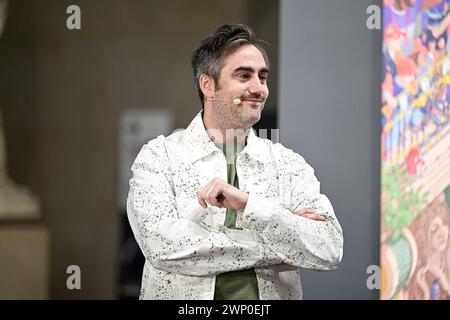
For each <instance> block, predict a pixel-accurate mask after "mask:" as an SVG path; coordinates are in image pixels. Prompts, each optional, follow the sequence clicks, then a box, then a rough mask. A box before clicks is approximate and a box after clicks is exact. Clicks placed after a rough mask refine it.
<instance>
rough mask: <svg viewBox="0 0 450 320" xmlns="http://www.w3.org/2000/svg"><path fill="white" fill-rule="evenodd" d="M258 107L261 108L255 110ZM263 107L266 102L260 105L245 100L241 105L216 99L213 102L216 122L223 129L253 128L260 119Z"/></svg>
mask: <svg viewBox="0 0 450 320" xmlns="http://www.w3.org/2000/svg"><path fill="white" fill-rule="evenodd" d="M231 100H232V99H230V101H231ZM256 108H258V109H259V110H255V109H256ZM263 108H264V103H262V104H261V106H259V107H255V106H251V105H248V104H247V103H246V102H245V101H243V102H242V104H241V105H235V104H233V103H227V102H222V101H220V102H217V101H216V103H213V104H212V111H213V115H214V119H215V122H216V124H217V125H219V126H220V127H221V128H223V129H244V130H247V129H249V128H251V127H252V126H253V125H254V124H255V123H257V122H258V121H259V120H260V118H261V112H262V110H263Z"/></svg>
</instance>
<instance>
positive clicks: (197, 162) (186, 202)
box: [127, 113, 343, 300]
mask: <svg viewBox="0 0 450 320" xmlns="http://www.w3.org/2000/svg"><path fill="white" fill-rule="evenodd" d="M236 170H237V175H238V179H239V187H240V189H241V190H243V191H245V192H248V193H249V199H248V202H247V206H246V208H245V210H244V212H239V213H238V217H237V221H236V226H237V227H238V228H241V229H242V230H238V229H228V228H226V227H224V225H223V224H224V220H225V214H226V209H225V208H222V209H220V208H217V207H213V206H208V208H207V209H203V208H202V207H201V206H200V205H199V203H198V202H197V191H198V190H199V189H200V187H201V186H203V185H205V184H206V183H208V182H209V181H210V180H211V179H213V178H215V177H219V178H221V179H222V180H224V181H227V172H226V171H227V165H226V160H225V157H224V155H223V153H222V151H220V150H219V149H218V148H217V147H216V146H215V145H214V142H212V141H211V140H210V138H209V136H208V134H207V133H206V130H205V127H204V125H203V121H202V118H201V113H199V114H198V115H197V116H196V117H195V118H194V120H193V121H192V122H191V124H190V125H189V126H188V128H187V129H185V130H183V131H179V132H176V133H174V134H172V135H170V136H168V137H164V136H159V137H158V138H156V139H154V140H151V141H150V142H149V143H147V144H146V145H144V147H143V148H142V150H141V151H140V153H139V155H138V156H137V158H136V160H135V162H134V164H133V166H132V171H133V178H132V179H131V180H130V192H129V195H128V203H127V211H128V219H129V221H130V225H131V227H132V230H133V233H134V235H135V237H136V240H137V242H138V244H139V246H140V248H141V250H142V252H143V254H144V256H145V259H146V262H145V266H144V271H143V277H142V288H141V296H140V298H141V299H180V300H182V299H213V298H214V288H215V279H216V275H217V274H220V273H224V272H228V271H234V270H240V269H249V268H254V269H255V272H256V276H257V280H258V289H259V297H260V299H301V298H302V288H301V282H300V269H301V268H306V269H315V270H334V269H335V268H336V267H337V265H338V264H339V262H340V260H341V258H342V251H343V237H342V229H341V226H340V225H339V222H338V221H337V219H336V217H335V215H334V212H333V208H332V206H331V204H330V202H329V200H328V198H327V197H326V196H324V195H323V194H321V193H320V188H319V182H318V181H317V179H316V177H315V176H314V170H313V169H312V168H311V166H309V165H308V164H307V163H306V161H305V160H304V159H303V158H302V157H301V156H300V155H298V154H297V153H295V152H293V151H292V150H290V149H287V148H285V147H283V146H282V145H281V144H279V143H277V144H273V143H272V142H271V141H269V140H267V139H260V138H258V137H257V136H256V135H255V134H254V133H253V131H251V132H250V134H249V136H248V139H247V145H246V147H245V148H244V150H243V151H242V152H241V153H240V154H239V155H238V157H237V159H236ZM303 208H313V209H315V210H316V211H317V212H319V213H321V214H323V215H324V216H325V217H326V218H327V220H326V221H325V222H323V221H313V220H310V219H307V218H303V217H299V216H297V215H294V214H293V212H294V211H296V210H299V209H303Z"/></svg>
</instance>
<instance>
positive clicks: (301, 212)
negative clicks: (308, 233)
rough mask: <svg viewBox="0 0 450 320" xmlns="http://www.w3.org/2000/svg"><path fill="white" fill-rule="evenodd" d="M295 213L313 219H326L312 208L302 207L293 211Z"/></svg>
mask: <svg viewBox="0 0 450 320" xmlns="http://www.w3.org/2000/svg"><path fill="white" fill-rule="evenodd" d="M294 214H295V215H297V216H299V217H303V218H307V219H311V220H314V221H326V220H327V219H325V217H324V216H322V215H320V214H318V213H317V212H316V211H314V209H303V210H298V211H295V212H294Z"/></svg>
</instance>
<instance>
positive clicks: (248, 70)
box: [233, 66, 269, 76]
mask: <svg viewBox="0 0 450 320" xmlns="http://www.w3.org/2000/svg"><path fill="white" fill-rule="evenodd" d="M241 71H247V72H252V73H253V72H255V69H253V68H252V67H245V66H242V67H238V68H236V69H234V71H233V76H234V75H236V74H237V73H239V72H241ZM258 73H269V69H268V68H261V70H259V72H258Z"/></svg>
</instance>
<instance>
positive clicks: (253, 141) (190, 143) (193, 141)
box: [185, 111, 269, 163]
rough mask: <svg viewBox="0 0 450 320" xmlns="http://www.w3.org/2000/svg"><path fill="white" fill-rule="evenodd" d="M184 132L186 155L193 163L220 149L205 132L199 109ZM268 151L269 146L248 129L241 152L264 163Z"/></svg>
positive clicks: (266, 159)
mask: <svg viewBox="0 0 450 320" xmlns="http://www.w3.org/2000/svg"><path fill="white" fill-rule="evenodd" d="M185 134H186V139H187V149H188V152H189V155H188V156H189V158H190V160H191V163H194V162H196V161H198V160H200V159H202V158H204V157H206V156H208V155H210V154H212V153H214V152H217V151H220V150H219V149H218V148H217V147H216V145H215V144H214V142H213V141H212V140H211V139H210V137H209V136H208V133H207V132H206V129H205V125H204V124H203V118H202V111H200V112H199V113H198V114H197V115H196V116H195V118H194V119H193V120H192V121H191V123H190V124H189V126H188V127H187V128H186V131H185ZM268 152H269V148H268V147H267V145H266V144H265V143H264V142H263V141H262V139H260V138H258V137H257V136H256V134H255V133H254V131H253V128H252V129H250V132H249V134H248V138H247V145H246V146H245V148H244V150H242V153H246V154H248V155H249V156H250V157H252V158H254V159H255V160H257V161H260V162H263V163H264V162H267V161H268V160H269V154H268Z"/></svg>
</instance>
